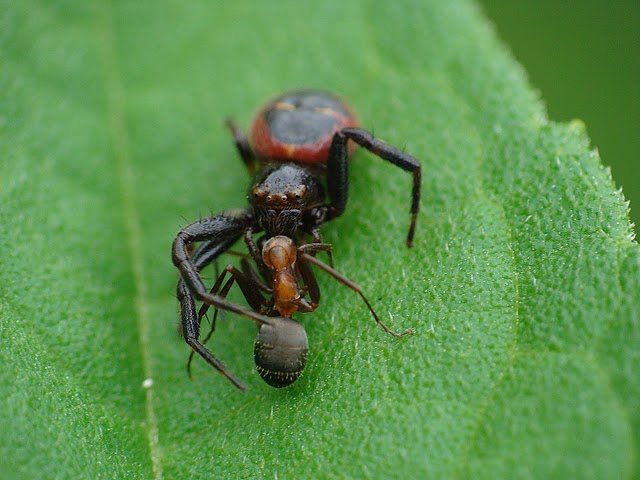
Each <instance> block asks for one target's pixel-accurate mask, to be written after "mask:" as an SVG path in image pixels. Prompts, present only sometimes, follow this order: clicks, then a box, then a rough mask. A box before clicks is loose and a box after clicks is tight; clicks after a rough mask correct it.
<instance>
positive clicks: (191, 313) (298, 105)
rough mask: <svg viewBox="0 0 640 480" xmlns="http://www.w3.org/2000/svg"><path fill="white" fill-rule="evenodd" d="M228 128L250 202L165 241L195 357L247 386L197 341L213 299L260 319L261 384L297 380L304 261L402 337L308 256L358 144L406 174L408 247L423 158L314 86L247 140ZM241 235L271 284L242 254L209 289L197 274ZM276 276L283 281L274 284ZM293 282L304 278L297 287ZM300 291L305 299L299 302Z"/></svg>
mask: <svg viewBox="0 0 640 480" xmlns="http://www.w3.org/2000/svg"><path fill="white" fill-rule="evenodd" d="M227 126H228V127H229V129H230V131H231V134H232V135H233V138H234V140H235V144H236V148H237V149H238V152H239V153H240V156H241V158H242V160H243V161H244V163H245V165H246V167H247V168H248V170H249V172H250V173H252V174H255V179H254V182H253V184H252V186H251V188H250V190H249V195H248V199H249V203H250V206H249V208H247V209H244V210H240V211H231V212H223V213H221V214H219V215H216V216H212V217H208V218H204V219H202V220H199V221H197V222H194V223H192V224H190V225H188V226H186V227H185V228H183V229H182V230H180V232H178V234H177V236H176V238H175V240H174V242H173V246H172V260H173V264H174V265H175V266H176V267H177V268H178V270H179V272H180V280H179V281H178V286H177V296H178V300H179V302H180V311H181V325H182V334H183V337H184V339H185V341H186V343H187V344H188V345H189V346H190V347H191V349H192V353H193V352H195V353H198V354H199V355H200V356H201V357H202V358H203V359H204V360H205V361H207V363H209V364H210V365H211V366H213V367H214V368H215V369H217V370H218V371H219V372H220V373H222V374H223V375H224V376H225V377H226V378H227V379H228V380H229V381H231V383H233V384H234V385H235V386H236V387H237V388H239V389H240V390H243V389H244V385H243V384H242V383H240V382H239V381H238V380H237V379H236V378H235V377H234V376H233V375H231V373H230V372H229V371H228V370H227V369H226V368H225V367H224V365H223V364H222V363H221V362H220V361H219V360H218V359H217V358H216V357H215V356H214V355H213V354H212V353H211V352H210V351H209V350H208V349H207V348H206V347H205V346H204V342H206V340H205V341H204V342H201V341H200V323H201V318H202V315H203V314H204V312H206V309H207V308H208V306H209V305H211V306H213V307H215V308H216V309H222V310H226V311H229V312H232V313H236V314H239V315H242V316H245V317H247V318H250V319H252V320H254V321H256V322H258V323H259V324H261V326H260V331H259V333H258V337H257V339H256V347H255V359H256V364H257V367H258V370H259V372H260V373H261V375H262V377H263V378H264V379H265V380H266V381H267V383H269V384H271V385H273V386H278V387H282V386H287V385H289V384H290V383H292V382H293V381H295V380H296V379H297V378H298V376H299V375H300V372H301V371H302V368H304V361H305V359H306V351H307V337H306V333H305V332H304V328H303V327H302V326H301V325H300V324H299V323H298V322H296V321H295V320H293V319H292V318H291V315H292V313H293V312H294V311H300V312H309V311H313V310H315V308H316V307H317V303H318V300H319V289H318V285H317V282H316V280H315V277H314V276H313V273H312V272H311V268H310V266H309V264H314V265H316V266H319V267H320V268H322V269H323V270H324V271H326V272H328V273H329V274H331V275H332V276H333V277H334V278H336V279H338V280H339V281H340V282H341V283H343V284H345V285H347V286H348V287H349V288H352V289H353V290H354V291H356V292H357V293H358V294H359V295H360V296H361V297H362V298H363V299H364V301H365V302H366V304H367V306H368V308H369V310H370V311H371V312H372V314H373V316H374V318H375V320H376V322H377V323H378V324H380V325H381V326H382V327H383V328H384V329H385V331H387V332H388V333H391V334H394V335H396V336H402V335H404V334H406V333H409V332H410V330H406V331H405V332H403V333H401V334H395V333H394V332H392V331H391V330H389V329H388V328H387V327H386V326H385V325H384V324H383V323H382V322H381V321H380V319H379V318H378V316H377V315H376V314H375V312H374V311H373V308H372V307H371V305H370V304H369V302H368V301H367V299H366V297H365V296H364V295H363V294H362V292H361V291H360V289H359V287H357V285H355V283H353V282H351V281H350V280H348V279H347V278H346V277H344V276H342V275H341V274H339V273H338V272H336V271H335V270H334V269H333V268H332V267H330V266H329V265H326V264H324V263H322V262H320V261H319V260H317V259H315V257H314V256H313V254H315V253H316V252H319V251H324V252H327V253H330V250H331V246H330V245H328V244H325V243H322V237H321V235H320V230H319V226H320V225H321V224H322V223H324V222H326V221H329V220H332V219H334V218H336V217H338V216H340V215H341V214H342V213H343V212H344V209H345V207H346V203H347V196H348V160H349V158H350V157H351V156H352V154H353V153H354V151H355V149H356V148H357V145H359V146H361V147H364V148H366V149H367V150H369V151H370V152H372V153H374V154H375V155H377V156H379V157H380V158H382V159H384V160H387V161H389V162H390V163H392V164H394V165H396V166H398V167H400V168H402V169H403V170H405V171H408V172H410V173H411V174H412V175H413V189H412V202H411V222H410V225H409V233H408V235H407V246H409V247H410V246H411V245H412V242H413V237H414V232H415V227H416V220H417V216H418V210H419V205H420V181H421V168H420V163H419V162H418V161H417V160H416V159H415V158H414V157H412V156H410V155H408V154H406V153H404V152H402V151H400V150H398V149H397V148H395V147H393V146H391V145H389V144H387V143H385V142H383V141H381V140H379V139H377V138H375V137H374V136H373V135H371V133H369V132H367V131H366V130H364V129H362V128H359V127H358V121H357V119H356V116H355V114H354V112H353V110H352V109H351V108H350V107H349V106H348V105H347V104H346V103H344V102H343V101H342V100H340V99H339V98H338V97H336V96H334V95H333V94H331V93H329V92H325V91H320V90H299V91H292V92H288V93H285V94H283V95H281V96H279V97H277V98H276V99H274V100H272V101H271V102H269V103H267V104H266V105H265V106H264V107H263V108H262V109H261V110H260V111H259V112H258V114H257V115H256V117H255V119H254V121H253V123H252V127H251V131H250V140H249V139H248V138H247V137H245V136H244V134H243V133H242V132H241V131H240V129H239V128H238V127H237V125H236V124H235V122H234V121H233V120H228V121H227ZM350 140H351V142H350ZM325 190H326V193H325ZM327 197H328V198H327ZM259 232H264V236H263V237H261V238H260V239H259V240H258V242H256V241H255V240H254V238H253V235H254V234H256V233H259ZM304 234H308V235H310V236H311V237H312V239H313V242H312V243H310V244H305V245H301V246H300V247H297V248H296V247H295V242H294V240H293V239H294V238H302V236H303V235H304ZM241 237H244V242H245V244H246V245H247V249H248V251H249V256H250V257H251V258H252V259H253V261H254V263H255V264H256V266H257V268H258V270H259V272H260V274H261V275H262V278H263V279H264V281H265V282H266V283H270V284H271V285H265V282H262V281H261V280H260V279H259V277H258V275H256V274H255V272H253V273H252V270H251V269H250V267H249V265H248V262H247V261H246V260H245V261H244V262H243V268H244V271H242V270H238V269H234V268H235V267H231V268H230V267H227V269H225V271H224V272H223V273H222V275H221V276H220V277H219V278H218V281H217V282H216V284H215V285H214V287H213V289H212V290H211V291H209V290H208V289H207V288H206V286H205V285H204V283H203V281H202V279H201V278H200V273H199V272H200V271H201V270H202V269H203V268H205V267H206V266H207V265H209V264H210V263H212V262H213V261H214V260H215V259H216V258H217V257H219V256H220V255H221V254H223V253H225V252H227V251H228V250H229V249H230V248H231V246H232V245H233V244H234V243H235V242H236V241H237V240H239V239H240V238H241ZM198 242H201V244H200V246H199V247H198V248H197V249H196V250H195V252H193V254H191V252H192V249H193V245H194V244H195V243H198ZM274 242H275V243H274ZM274 245H275V246H274ZM307 251H309V252H310V253H311V254H309V253H307ZM292 252H293V253H292ZM282 255H284V257H283V256H282ZM274 256H275V257H276V261H275V262H273V258H272V259H271V260H268V258H270V257H274ZM277 257H281V258H277ZM330 260H331V258H330ZM270 261H271V262H272V263H269V262H270ZM330 263H331V262H330ZM274 265H275V267H274ZM226 273H229V274H231V279H230V280H229V281H227V283H226V284H225V285H224V287H222V288H221V286H222V282H223V281H224V276H225V275H226ZM278 281H279V282H280V283H279V284H278V285H276V282H278ZM233 282H236V283H238V285H239V286H240V288H241V290H242V292H243V295H244V297H245V299H246V300H247V303H248V304H249V306H250V307H251V309H248V308H245V307H242V306H240V305H238V304H235V303H233V302H230V301H229V300H227V298H226V294H227V293H228V291H229V289H230V288H231V285H232V283H233ZM299 282H302V285H303V286H302V288H301V287H300V283H299ZM260 290H263V291H265V292H267V293H269V294H271V295H272V298H271V299H266V298H265V297H264V296H262V294H260ZM306 293H308V294H309V297H310V302H309V301H307V300H306V299H304V298H303V297H304V295H305V294H306ZM196 299H197V300H199V301H201V302H203V309H201V311H200V314H199V313H198V312H196V306H195V300H196ZM207 338H208V337H207ZM274 344H275V345H276V347H278V346H279V347H282V348H280V350H279V352H283V351H286V352H289V353H288V354H285V355H282V353H276V354H275V355H273V354H272V353H273V352H269V351H268V349H265V347H264V346H265V345H269V346H270V347H271V346H272V345H274ZM292 352H293V353H292ZM292 365H294V366H293V367H292ZM296 365H297V366H296ZM291 370H293V373H291ZM264 372H267V373H266V374H264ZM268 372H271V373H268ZM270 379H275V380H273V381H271V380H270Z"/></svg>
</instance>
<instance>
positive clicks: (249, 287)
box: [187, 265, 266, 376]
mask: <svg viewBox="0 0 640 480" xmlns="http://www.w3.org/2000/svg"><path fill="white" fill-rule="evenodd" d="M227 273H229V275H230V278H229V279H228V280H227V282H226V283H225V284H224V287H222V289H220V287H221V285H222V283H223V282H224V280H225V278H226V276H227ZM234 282H236V283H238V285H239V286H240V289H241V290H242V293H243V294H244V297H245V299H246V300H247V303H248V304H249V306H251V308H253V309H254V310H255V311H261V310H262V306H263V305H265V304H266V301H265V298H264V297H263V296H262V295H261V294H260V292H259V290H258V286H257V285H254V284H253V282H252V279H251V277H249V276H246V275H245V274H244V272H242V271H240V270H238V269H237V268H236V267H234V266H233V265H227V267H226V268H225V269H224V271H223V272H222V273H221V274H220V275H219V276H218V279H217V280H216V282H215V284H214V285H213V287H212V288H211V291H210V293H211V294H212V295H216V296H219V297H221V298H227V295H228V294H229V290H231V287H232V286H233V283H234ZM209 307H210V305H208V304H206V303H203V304H202V306H201V307H200V310H199V311H198V320H197V321H198V325H200V324H201V322H202V317H204V316H205V315H206V314H207V311H208V310H209ZM218 311H219V310H218V308H216V309H215V313H214V316H213V321H212V322H211V330H210V331H209V333H208V334H207V336H206V337H205V339H204V340H203V341H202V342H201V343H202V344H203V345H204V344H206V343H207V341H208V340H209V338H211V335H212V334H213V331H214V330H215V328H216V320H217V318H218ZM194 353H195V352H194V350H191V353H190V354H189V360H188V361H187V371H188V372H189V376H191V361H192V360H193V354H194Z"/></svg>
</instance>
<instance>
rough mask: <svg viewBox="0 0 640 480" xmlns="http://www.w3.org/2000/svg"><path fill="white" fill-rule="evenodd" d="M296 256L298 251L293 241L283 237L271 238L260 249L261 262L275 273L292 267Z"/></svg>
mask: <svg viewBox="0 0 640 480" xmlns="http://www.w3.org/2000/svg"><path fill="white" fill-rule="evenodd" d="M297 256H298V251H297V249H296V246H295V244H294V243H293V240H291V239H290V238H289V237H285V236H283V235H277V236H275V237H271V238H270V239H269V240H267V241H266V242H265V244H264V245H263V247H262V261H263V262H264V264H265V265H266V266H267V267H269V268H270V269H271V270H273V271H275V272H279V271H282V270H285V269H287V268H289V267H291V266H293V264H294V263H295V262H296V258H297Z"/></svg>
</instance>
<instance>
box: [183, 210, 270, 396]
mask: <svg viewBox="0 0 640 480" xmlns="http://www.w3.org/2000/svg"><path fill="white" fill-rule="evenodd" d="M252 225H253V217H252V215H251V214H250V212H249V211H245V212H243V213H242V214H240V215H233V214H222V215H218V216H215V217H209V218H205V219H202V220H199V221H197V222H194V223H192V224H190V225H188V226H186V227H185V228H183V229H182V230H181V231H180V232H179V233H178V235H177V236H176V238H175V240H174V242H173V248H172V260H173V264H174V265H175V266H176V267H177V268H178V270H179V271H180V276H181V278H180V280H179V281H178V285H177V291H176V293H177V297H178V300H179V302H180V312H181V323H182V334H183V336H184V339H185V342H186V343H187V344H188V345H189V346H190V347H191V348H192V349H193V350H194V351H195V352H196V353H198V354H199V355H200V356H201V357H202V358H203V359H204V360H205V361H207V363H209V364H210V365H211V366H212V367H214V368H215V369H216V370H218V371H219V372H220V373H222V374H223V375H224V376H225V377H226V378H227V379H228V380H229V381H230V382H231V383H233V384H234V385H235V386H236V387H237V388H238V389H240V390H243V389H244V386H243V385H242V383H240V382H239V381H238V380H237V379H236V378H235V377H233V375H231V373H229V371H228V370H226V368H225V367H224V365H222V363H221V362H220V361H219V360H218V359H217V358H216V357H215V356H214V355H213V354H212V353H211V352H209V351H208V350H207V349H206V348H205V347H204V345H203V344H202V343H201V342H200V340H199V336H200V318H199V317H198V315H197V313H196V306H195V299H197V300H200V301H202V302H205V303H208V304H210V305H213V306H215V307H216V308H221V309H223V310H227V311H230V312H233V313H236V314H238V315H242V316H244V317H247V318H250V319H252V320H254V321H256V322H258V323H267V324H269V323H270V320H269V317H267V316H265V315H262V314H260V313H259V312H256V311H253V310H249V309H247V308H244V307H241V306H240V305H237V304H235V303H233V302H230V301H228V300H227V299H226V298H224V297H222V296H219V295H214V294H211V293H209V291H208V289H207V288H206V287H205V285H204V283H203V282H202V279H201V278H200V273H199V272H200V270H201V269H202V268H204V267H205V266H206V265H208V264H209V263H211V262H212V261H213V260H215V258H216V257H217V256H218V255H220V254H222V253H224V252H225V251H226V250H228V249H229V248H230V247H231V245H232V244H233V243H234V242H235V241H237V240H238V239H239V238H240V237H241V236H242V234H243V233H244V232H245V230H247V229H251V228H252ZM195 242H203V244H202V246H201V247H200V248H199V249H198V250H197V251H196V252H195V253H194V254H193V257H191V256H190V255H189V252H190V249H191V247H192V245H193V244H194V243H195Z"/></svg>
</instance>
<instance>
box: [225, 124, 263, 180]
mask: <svg viewBox="0 0 640 480" xmlns="http://www.w3.org/2000/svg"><path fill="white" fill-rule="evenodd" d="M226 124H227V128H228V129H229V131H230V132H231V136H232V137H233V142H234V143H235V144H236V148H237V149H238V153H239V154H240V158H242V161H243V162H244V164H245V166H246V167H247V170H249V173H250V174H251V175H255V174H256V173H257V170H258V165H257V162H256V157H255V155H254V154H253V150H252V149H251V146H250V145H249V140H248V139H247V136H246V135H245V134H244V133H243V132H242V130H240V127H238V124H237V123H236V121H235V120H234V119H233V118H227V121H226Z"/></svg>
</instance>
